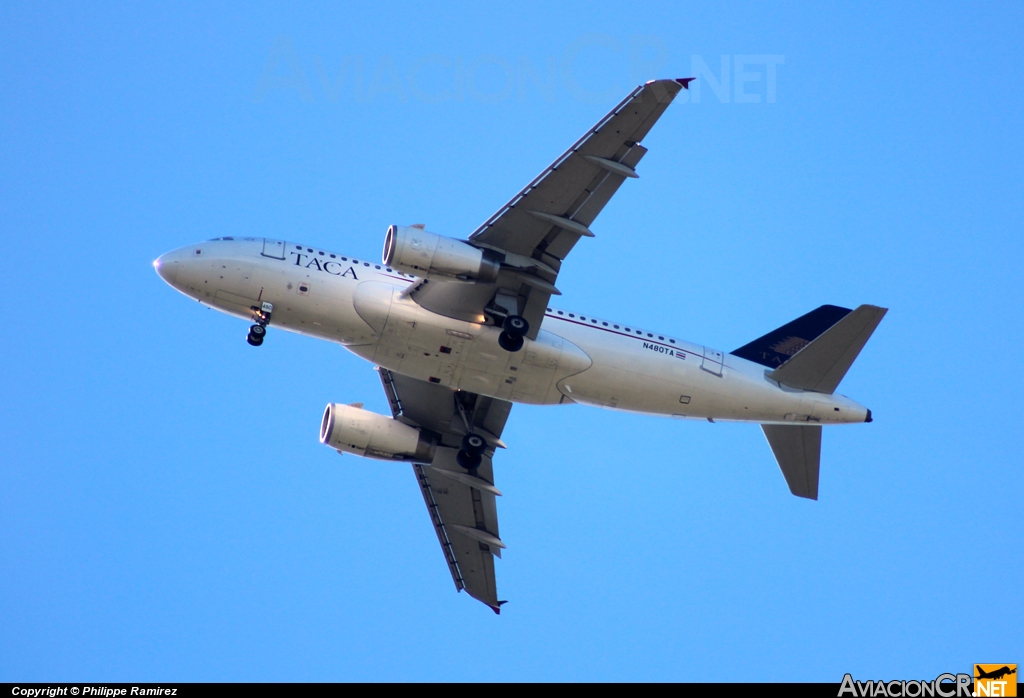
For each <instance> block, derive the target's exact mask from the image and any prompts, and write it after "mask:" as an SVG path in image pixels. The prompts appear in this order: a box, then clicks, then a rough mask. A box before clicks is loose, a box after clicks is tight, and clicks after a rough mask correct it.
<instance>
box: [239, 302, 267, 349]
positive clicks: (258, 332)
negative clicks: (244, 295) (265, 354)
mask: <svg viewBox="0 0 1024 698" xmlns="http://www.w3.org/2000/svg"><path fill="white" fill-rule="evenodd" d="M273 312H274V304H273V303H263V305H261V306H260V307H258V308H257V307H256V306H255V305H254V306H252V319H253V320H254V321H255V322H256V324H255V325H253V326H252V327H250V328H249V335H248V336H247V337H246V338H245V341H247V342H248V343H249V344H251V345H252V346H254V347H258V346H259V345H261V344H263V340H264V338H266V336H267V325H269V324H270V314H271V313H273Z"/></svg>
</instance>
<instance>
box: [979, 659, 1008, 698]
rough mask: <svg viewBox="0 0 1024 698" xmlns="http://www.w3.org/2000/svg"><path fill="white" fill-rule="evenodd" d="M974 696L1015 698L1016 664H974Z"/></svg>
mask: <svg viewBox="0 0 1024 698" xmlns="http://www.w3.org/2000/svg"><path fill="white" fill-rule="evenodd" d="M974 695H975V696H976V697H978V698H980V697H981V696H985V697H986V698H987V697H988V696H1000V698H1002V697H1003V696H1016V695H1017V665H1016V664H975V665H974Z"/></svg>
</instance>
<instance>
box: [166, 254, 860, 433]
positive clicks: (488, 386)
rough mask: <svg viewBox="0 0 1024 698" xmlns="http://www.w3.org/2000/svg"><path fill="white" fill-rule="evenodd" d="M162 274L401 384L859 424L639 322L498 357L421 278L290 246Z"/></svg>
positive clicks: (757, 369) (556, 323) (578, 330)
mask: <svg viewBox="0 0 1024 698" xmlns="http://www.w3.org/2000/svg"><path fill="white" fill-rule="evenodd" d="M154 266H156V268H157V271H158V273H159V274H160V276H161V277H162V278H163V279H164V280H165V281H167V283H169V284H170V285H171V286H173V287H174V288H176V289H177V290H179V291H181V292H182V293H184V294H185V295H187V296H190V297H192V298H195V299H197V300H198V301H200V302H201V303H204V304H206V305H208V306H211V307H213V308H216V309H218V310H221V311H223V312H226V313H230V314H232V315H237V316H239V317H243V318H246V319H248V318H251V317H252V307H253V306H257V307H258V306H259V305H260V303H261V302H270V303H273V308H274V309H273V315H272V319H271V323H270V326H271V327H272V328H281V329H287V330H290V331H293V332H298V333H301V334H306V335H311V336H314V337H319V338H321V339H327V340H330V341H333V342H337V343H339V344H341V345H342V346H344V347H345V348H346V349H348V350H349V351H351V352H352V353H354V354H357V355H358V356H361V357H362V358H364V359H366V360H368V361H372V362H374V363H375V364H377V365H379V366H383V367H385V368H388V369H390V370H392V371H395V372H397V373H401V374H404V375H407V376H410V377H413V378H417V379H420V380H423V381H430V382H432V383H437V384H440V385H443V386H447V387H451V388H454V389H459V390H467V391H471V392H474V393H479V394H482V395H487V396H489V397H494V398H499V399H502V400H509V401H511V402H523V403H531V404H559V403H567V402H577V403H582V404H587V405H594V406H597V407H607V408H613V409H620V410H629V411H634V412H644V413H648V414H657V415H665V416H673V417H682V418H699V419H712V420H733V421H745V422H759V423H783V424H785V423H790V424H791V423H807V422H811V423H820V424H837V423H852V422H863V421H865V419H866V417H867V410H866V408H864V407H863V406H861V405H859V404H857V403H856V402H854V401H852V400H850V399H848V398H846V397H843V396H840V395H825V394H822V393H815V392H809V391H801V390H793V389H790V388H787V387H785V386H780V385H779V384H778V383H776V382H774V381H772V380H770V379H769V378H767V377H766V375H765V373H766V371H765V368H764V366H761V365H759V364H756V363H753V362H750V361H747V360H745V359H741V358H739V357H737V356H733V355H731V354H726V353H724V352H720V351H715V350H712V349H709V348H707V347H703V346H701V345H698V344H693V343H691V342H687V341H684V340H682V339H679V338H677V337H670V336H668V335H665V334H664V333H656V332H651V331H648V330H646V329H641V328H638V327H636V326H634V325H631V324H622V323H613V322H611V321H608V320H604V319H601V318H596V317H593V316H590V315H580V314H579V313H576V312H569V311H565V310H558V309H555V308H548V309H547V312H546V314H545V318H544V323H543V325H542V326H541V329H540V333H539V334H538V336H537V339H536V340H526V343H525V345H524V346H523V348H522V349H521V350H520V351H517V352H507V351H505V350H504V349H502V348H501V347H499V346H498V334H499V333H500V331H501V330H500V328H498V327H494V326H491V325H488V324H485V319H484V318H483V317H481V318H480V322H479V323H476V322H465V321H461V320H454V319H452V318H449V317H445V316H443V315H438V314H436V313H433V312H430V311H428V310H425V309H424V308H422V307H420V306H419V305H418V304H417V303H416V302H415V301H414V300H413V299H412V298H409V297H407V296H405V295H403V292H404V291H406V290H407V289H408V288H409V287H410V285H411V284H412V283H414V281H415V279H414V278H413V277H411V276H408V275H404V274H401V273H400V272H397V271H393V270H391V269H388V268H387V267H384V266H382V265H380V264H377V263H374V262H367V261H363V260H356V259H353V258H351V257H345V256H341V255H338V254H334V253H329V252H326V251H322V250H318V249H316V248H312V247H308V246H304V245H299V244H297V243H294V242H288V243H284V242H280V241H274V240H269V239H268V240H266V241H264V239H263V238H234V239H220V240H211V241H209V242H204V243H201V244H198V245H191V246H188V247H183V248H181V249H178V250H175V251H173V252H169V253H167V254H165V255H163V256H162V257H160V259H158V260H157V261H156V262H155V263H154Z"/></svg>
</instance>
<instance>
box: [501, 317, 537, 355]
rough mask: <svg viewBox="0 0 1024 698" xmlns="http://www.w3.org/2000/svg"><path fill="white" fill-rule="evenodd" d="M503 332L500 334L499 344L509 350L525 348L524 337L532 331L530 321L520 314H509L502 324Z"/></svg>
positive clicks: (514, 350)
mask: <svg viewBox="0 0 1024 698" xmlns="http://www.w3.org/2000/svg"><path fill="white" fill-rule="evenodd" d="M501 329H502V333H501V334H499V335H498V345H499V346H500V347H501V348H502V349H504V350H505V351H509V352H516V351H519V350H520V349H522V348H523V337H525V336H526V333H527V332H529V331H530V323H528V322H527V321H526V318H524V317H522V316H520V315H509V316H508V317H506V318H505V322H504V323H502V325H501Z"/></svg>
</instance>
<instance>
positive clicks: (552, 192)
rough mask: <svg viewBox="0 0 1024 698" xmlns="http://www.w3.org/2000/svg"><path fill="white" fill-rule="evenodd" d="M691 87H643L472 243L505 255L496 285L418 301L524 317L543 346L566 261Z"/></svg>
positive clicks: (440, 292) (446, 286)
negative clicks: (646, 139)
mask: <svg viewBox="0 0 1024 698" xmlns="http://www.w3.org/2000/svg"><path fill="white" fill-rule="evenodd" d="M688 82H689V79H686V80H654V81H652V82H649V83H647V84H645V85H641V86H640V87H637V88H636V89H635V90H633V91H632V92H631V93H630V94H629V95H627V96H626V98H625V99H624V100H622V102H620V103H619V104H618V105H617V106H616V107H615V108H614V109H612V111H611V112H609V113H608V114H607V115H605V117H604V118H602V119H601V120H600V121H599V122H598V123H597V124H595V125H594V126H593V127H592V128H590V129H589V130H588V131H587V132H586V133H585V134H583V136H582V137H581V138H580V139H579V140H578V141H576V142H575V143H574V144H573V145H572V146H571V147H570V148H569V149H568V150H566V151H565V152H564V153H562V155H561V156H559V158H558V159H557V160H555V161H554V162H553V163H552V164H551V165H549V166H548V167H547V168H545V169H544V171H543V172H541V173H540V174H539V175H537V177H536V178H534V180H533V181H532V182H530V183H529V184H528V185H526V187H525V188H524V189H523V190H522V191H520V192H519V193H518V194H516V195H515V196H514V197H512V199H511V200H510V201H509V202H508V203H507V204H505V205H504V206H502V207H501V209H499V210H498V211H497V213H495V214H494V215H493V216H491V217H490V218H488V219H487V221H486V222H485V223H484V224H483V225H481V226H480V227H479V228H477V229H476V230H475V231H474V232H473V234H472V235H470V236H469V241H470V243H472V244H473V245H476V246H478V247H485V248H489V249H491V250H494V251H496V252H498V253H500V254H502V255H504V257H505V263H504V264H503V265H502V270H501V272H500V273H499V276H498V279H497V281H496V282H494V283H492V284H466V283H460V282H445V281H431V282H430V283H421V284H420V285H419V286H418V287H417V288H416V289H415V290H414V291H413V292H412V294H411V297H412V298H413V299H414V300H416V302H417V303H419V304H420V305H422V306H423V307H425V308H427V309H428V310H431V311H433V312H436V313H439V314H442V315H447V316H449V317H457V318H460V319H470V318H478V317H480V316H488V317H491V318H496V317H497V318H500V317H502V316H503V315H504V314H517V315H521V316H523V317H525V318H526V320H527V321H528V322H529V323H530V333H529V334H528V335H527V336H528V337H529V338H530V339H536V337H537V332H539V330H540V326H541V322H542V320H543V319H544V311H545V308H546V307H547V305H548V302H549V299H550V298H551V296H552V295H553V294H555V295H557V294H558V290H557V288H556V287H555V282H556V280H557V277H558V272H559V270H560V269H561V266H562V260H564V259H565V258H566V256H567V255H568V254H569V252H570V251H571V250H572V248H573V247H574V246H575V245H576V243H577V242H578V241H579V239H580V238H581V237H593V235H594V234H593V232H591V230H590V225H591V224H592V223H593V222H594V220H595V219H596V218H597V216H598V214H599V213H600V212H601V211H602V210H603V209H604V207H605V205H606V204H607V203H608V201H609V200H611V198H612V196H613V195H614V194H615V192H616V191H618V189H619V186H621V185H622V183H623V182H624V181H625V180H626V179H628V178H632V177H636V176H637V174H636V169H635V168H636V166H637V164H638V163H639V162H640V159H641V158H643V156H644V154H645V153H646V152H647V149H646V148H645V147H644V146H642V145H640V141H641V140H642V139H643V138H644V136H646V135H647V133H648V132H649V131H650V130H651V127H652V126H654V124H655V122H656V121H657V120H658V119H659V118H660V117H661V115H662V114H663V113H664V111H665V109H667V108H668V105H669V104H670V103H671V102H672V100H673V99H674V98H675V96H676V94H678V93H679V91H680V90H681V89H683V88H684V87H686V86H687V84H688ZM472 287H476V288H472ZM497 324H500V323H497Z"/></svg>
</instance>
